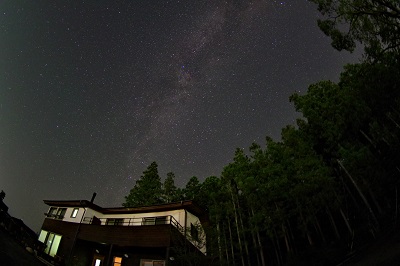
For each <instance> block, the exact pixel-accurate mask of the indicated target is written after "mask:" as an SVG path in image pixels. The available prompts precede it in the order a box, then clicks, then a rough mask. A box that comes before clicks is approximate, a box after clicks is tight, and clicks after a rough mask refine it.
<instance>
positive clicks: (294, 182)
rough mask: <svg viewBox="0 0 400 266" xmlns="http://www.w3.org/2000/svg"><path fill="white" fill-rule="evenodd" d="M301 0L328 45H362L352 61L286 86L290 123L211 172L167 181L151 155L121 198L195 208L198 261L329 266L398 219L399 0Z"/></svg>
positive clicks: (341, 47)
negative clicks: (293, 120)
mask: <svg viewBox="0 0 400 266" xmlns="http://www.w3.org/2000/svg"><path fill="white" fill-rule="evenodd" d="M312 2H315V3H316V4H317V5H316V6H317V8H318V10H319V12H320V13H321V17H322V18H323V19H320V20H318V25H319V27H320V29H321V30H322V31H323V33H325V34H326V35H327V36H329V37H330V38H331V40H332V46H333V47H334V48H335V49H337V50H347V51H354V49H356V47H358V48H359V49H364V52H363V58H362V60H361V61H360V63H357V64H349V65H346V66H344V68H343V71H342V73H341V75H340V80H339V82H338V83H334V82H332V81H320V82H318V83H316V84H312V85H310V86H309V87H308V91H307V93H306V94H304V95H299V94H293V95H292V96H291V97H290V102H291V103H292V104H294V106H295V108H296V110H297V111H298V112H299V113H301V118H299V119H298V120H297V124H296V125H288V126H286V127H285V128H283V129H282V132H281V139H280V140H279V141H277V140H273V139H272V138H270V137H268V136H267V137H266V144H265V145H264V144H263V145H260V144H258V143H253V144H252V145H251V146H250V147H249V148H248V150H243V149H237V150H236V152H235V155H234V157H233V159H232V161H231V163H229V164H228V165H226V166H225V167H224V168H223V169H222V172H221V174H220V176H210V177H207V178H205V180H204V181H202V182H200V180H199V179H198V178H197V177H192V178H190V180H189V181H188V183H187V184H186V186H185V187H183V188H178V187H176V186H175V184H174V178H175V177H174V173H172V172H171V173H168V174H167V176H166V178H165V179H164V178H163V180H165V181H163V182H162V181H161V180H162V179H161V177H160V176H159V174H158V169H157V167H158V166H157V163H156V162H153V163H152V164H151V165H150V166H148V168H147V169H146V170H145V171H144V172H143V176H142V177H141V178H140V179H139V180H138V181H137V182H136V184H135V186H134V187H133V188H132V190H131V191H130V194H129V195H127V196H126V197H125V199H126V201H125V203H123V205H124V206H127V207H128V206H141V205H147V204H158V203H167V202H174V201H180V200H184V199H191V200H194V201H195V202H197V203H198V204H199V205H200V206H202V207H203V208H205V209H206V210H207V211H208V215H209V220H210V222H209V225H208V226H207V227H206V228H205V230H206V233H207V255H208V257H209V258H210V265H214V264H215V265H242V266H244V265H336V264H337V263H339V262H340V261H341V260H343V259H344V258H345V257H346V255H347V254H350V253H352V252H354V251H357V250H358V249H360V248H362V247H363V246H364V245H365V243H368V242H371V241H374V239H376V238H377V237H378V236H379V235H380V234H382V232H385V231H387V230H389V229H393V228H396V226H397V224H398V220H399V218H400V217H399V213H398V209H399V208H398V204H399V199H398V198H399V194H400V191H399V189H400V186H399V185H400V183H399V181H400V178H399V177H400V165H399V158H400V97H399V96H400V2H399V1H398V0H312ZM288 104H289V103H288ZM189 265H198V264H196V259H195V258H194V259H193V260H192V261H191V262H190V263H189Z"/></svg>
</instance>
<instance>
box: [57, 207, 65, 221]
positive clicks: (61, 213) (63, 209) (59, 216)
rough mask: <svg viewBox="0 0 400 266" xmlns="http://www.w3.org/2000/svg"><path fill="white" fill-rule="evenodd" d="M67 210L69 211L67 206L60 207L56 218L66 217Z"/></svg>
mask: <svg viewBox="0 0 400 266" xmlns="http://www.w3.org/2000/svg"><path fill="white" fill-rule="evenodd" d="M66 211H67V208H58V210H57V214H56V217H55V218H56V219H60V220H62V219H64V215H65V212H66Z"/></svg>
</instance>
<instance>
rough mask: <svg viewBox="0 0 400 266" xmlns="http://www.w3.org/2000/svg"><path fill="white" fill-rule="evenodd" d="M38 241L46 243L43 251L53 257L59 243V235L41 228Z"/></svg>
mask: <svg viewBox="0 0 400 266" xmlns="http://www.w3.org/2000/svg"><path fill="white" fill-rule="evenodd" d="M39 241H40V242H42V243H44V244H45V245H46V248H45V250H44V253H46V254H48V255H50V256H52V257H54V256H55V255H56V254H57V250H58V246H59V245H60V241H61V235H57V234H54V233H52V232H48V231H45V230H42V231H41V232H40V235H39Z"/></svg>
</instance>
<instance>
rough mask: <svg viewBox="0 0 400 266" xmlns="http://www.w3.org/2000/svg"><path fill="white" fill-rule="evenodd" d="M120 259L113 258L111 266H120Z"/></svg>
mask: <svg viewBox="0 0 400 266" xmlns="http://www.w3.org/2000/svg"><path fill="white" fill-rule="evenodd" d="M121 264H122V257H114V261H113V266H121Z"/></svg>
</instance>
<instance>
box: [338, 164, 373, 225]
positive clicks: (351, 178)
mask: <svg viewBox="0 0 400 266" xmlns="http://www.w3.org/2000/svg"><path fill="white" fill-rule="evenodd" d="M337 162H338V163H339V165H340V166H341V167H342V169H343V170H344V172H345V173H346V175H347V176H348V178H349V179H350V181H351V182H352V183H353V185H354V187H355V188H356V189H357V192H358V193H359V194H360V197H361V198H362V200H363V201H364V203H365V206H367V209H368V211H369V213H370V214H371V216H372V219H373V221H374V223H375V226H376V230H377V231H379V222H378V220H377V219H376V216H375V213H374V211H373V210H372V208H371V206H370V205H369V202H368V200H367V199H366V198H365V196H364V194H363V193H362V191H361V189H360V188H359V187H358V185H357V183H356V181H355V180H354V179H353V177H352V176H351V175H350V173H349V172H348V171H347V169H346V168H345V167H344V166H343V164H342V162H341V161H340V160H337Z"/></svg>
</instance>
